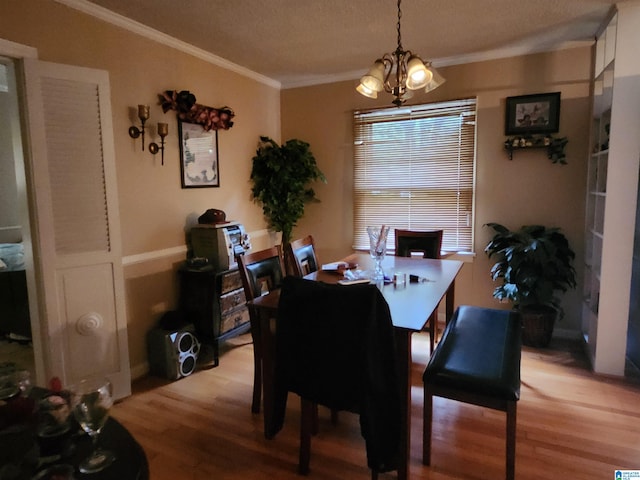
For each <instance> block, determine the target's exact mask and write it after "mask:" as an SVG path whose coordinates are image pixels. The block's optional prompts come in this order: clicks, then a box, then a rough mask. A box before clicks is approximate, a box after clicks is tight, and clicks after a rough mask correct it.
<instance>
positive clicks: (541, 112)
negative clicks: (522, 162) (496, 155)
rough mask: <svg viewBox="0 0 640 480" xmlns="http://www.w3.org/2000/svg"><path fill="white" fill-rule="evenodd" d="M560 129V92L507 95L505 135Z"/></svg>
mask: <svg viewBox="0 0 640 480" xmlns="http://www.w3.org/2000/svg"><path fill="white" fill-rule="evenodd" d="M559 129H560V92H553V93H537V94H535V95H521V96H518V97H507V111H506V114H505V127H504V134H505V135H532V134H536V133H557V132H558V130H559Z"/></svg>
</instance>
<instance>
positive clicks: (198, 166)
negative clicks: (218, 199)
mask: <svg viewBox="0 0 640 480" xmlns="http://www.w3.org/2000/svg"><path fill="white" fill-rule="evenodd" d="M178 131H179V136H180V173H181V175H182V188H202V187H219V186H220V170H219V168H218V131H217V130H209V131H206V130H205V129H204V127H203V126H202V125H199V124H197V123H188V122H184V121H181V120H178Z"/></svg>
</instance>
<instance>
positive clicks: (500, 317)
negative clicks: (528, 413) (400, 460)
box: [422, 306, 522, 480]
mask: <svg viewBox="0 0 640 480" xmlns="http://www.w3.org/2000/svg"><path fill="white" fill-rule="evenodd" d="M521 350H522V327H521V319H520V315H519V314H518V313H516V312H514V311H507V310H495V309H490V308H481V307H472V306H460V307H458V309H457V310H456V311H455V313H454V315H453V317H452V318H451V320H450V321H449V323H448V325H447V327H446V328H445V331H444V334H443V336H442V339H441V340H440V343H439V344H438V346H437V348H436V350H435V351H434V352H433V355H432V356H431V359H430V360H429V364H428V365H427V368H426V370H425V372H424V375H423V381H424V429H423V445H422V448H423V450H422V463H424V464H425V465H430V464H431V423H432V418H433V411H432V406H433V396H434V395H435V396H438V397H445V398H449V399H452V400H457V401H460V402H465V403H471V404H474V405H480V406H483V407H487V408H493V409H495V410H501V411H503V412H506V414H507V429H506V430H507V432H506V436H507V438H506V457H507V459H506V478H507V479H509V480H513V479H514V477H515V457H516V406H517V401H518V400H519V398H520V354H521Z"/></svg>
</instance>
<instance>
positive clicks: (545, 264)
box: [484, 223, 576, 347]
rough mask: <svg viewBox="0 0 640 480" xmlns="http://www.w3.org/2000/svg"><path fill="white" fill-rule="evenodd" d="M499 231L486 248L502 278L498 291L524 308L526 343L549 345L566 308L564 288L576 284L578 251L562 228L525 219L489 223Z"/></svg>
mask: <svg viewBox="0 0 640 480" xmlns="http://www.w3.org/2000/svg"><path fill="white" fill-rule="evenodd" d="M487 226H489V227H491V228H492V229H493V230H494V232H495V234H494V236H493V238H492V239H491V240H490V241H489V243H488V244H487V246H486V248H485V250H484V251H485V252H486V253H487V255H488V256H489V258H491V257H493V256H495V257H496V260H497V261H496V263H495V264H494V265H493V267H492V268H491V277H492V279H493V280H494V281H500V282H502V283H501V285H499V286H497V287H496V289H495V290H494V291H493V296H494V297H495V298H497V299H498V300H508V301H510V302H512V303H513V305H514V307H515V308H517V309H518V310H519V311H520V312H521V314H522V321H523V332H522V341H523V343H524V344H525V345H529V346H534V347H546V346H547V345H548V344H549V342H550V341H551V335H552V334H553V327H554V324H555V320H556V318H562V316H563V314H564V312H563V310H562V307H561V306H560V298H559V296H558V293H559V292H562V293H564V292H566V291H567V290H568V289H569V288H575V286H576V271H575V269H574V267H573V265H572V262H573V259H574V258H575V253H574V252H573V250H572V249H571V248H570V247H569V242H568V241H567V238H566V237H565V236H564V234H562V233H561V232H560V229H559V228H548V227H545V226H542V225H525V226H523V227H521V228H520V229H519V230H509V229H508V228H507V227H505V226H503V225H500V224H499V223H488V224H487Z"/></svg>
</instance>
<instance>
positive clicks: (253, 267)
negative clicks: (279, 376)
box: [238, 245, 285, 413]
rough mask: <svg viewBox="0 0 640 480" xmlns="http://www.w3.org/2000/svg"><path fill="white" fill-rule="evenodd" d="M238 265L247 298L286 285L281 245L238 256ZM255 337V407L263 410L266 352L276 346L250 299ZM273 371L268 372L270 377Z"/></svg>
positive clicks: (251, 298)
mask: <svg viewBox="0 0 640 480" xmlns="http://www.w3.org/2000/svg"><path fill="white" fill-rule="evenodd" d="M238 269H239V270H240V278H242V285H243V286H244V294H245V297H246V298H247V301H250V300H253V299H255V298H258V297H260V296H262V295H265V294H266V293H269V292H270V291H271V290H276V289H278V288H280V286H281V285H282V280H283V278H284V274H285V269H284V261H283V258H282V248H281V247H280V245H276V246H275V247H272V248H268V249H266V250H260V251H258V252H253V253H247V254H244V255H239V256H238ZM249 318H250V320H251V338H252V339H253V400H252V403H251V411H252V412H253V413H259V412H260V403H261V397H262V375H263V363H264V357H265V355H272V351H273V349H274V346H273V345H272V339H271V336H270V335H269V333H270V332H263V331H262V328H261V327H260V324H261V322H260V312H259V311H258V310H257V309H256V308H254V307H253V306H252V305H251V304H250V303H249ZM268 374H269V372H266V373H265V375H266V376H267V377H268Z"/></svg>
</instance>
